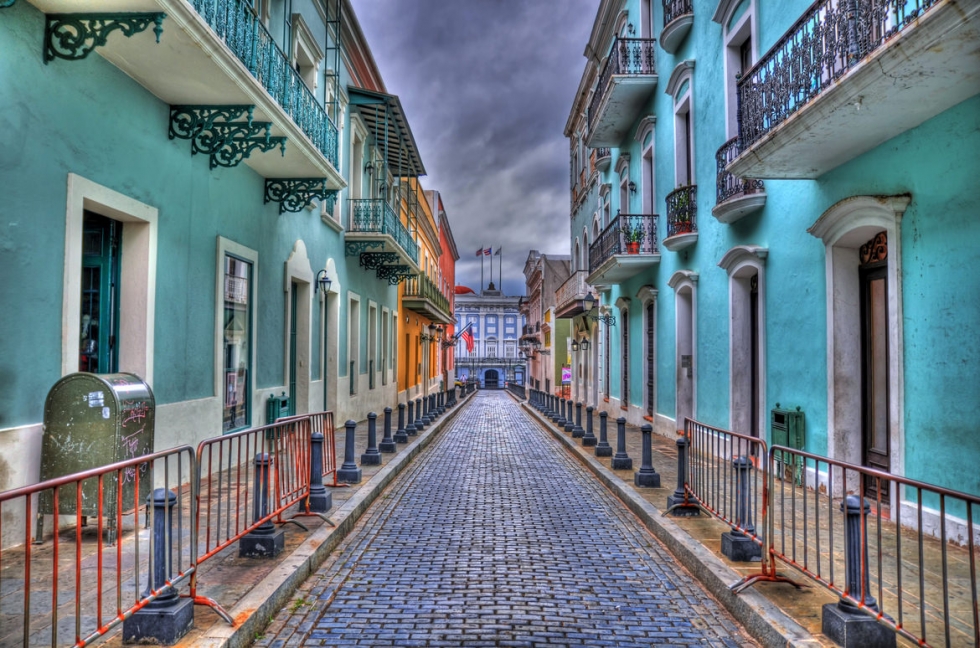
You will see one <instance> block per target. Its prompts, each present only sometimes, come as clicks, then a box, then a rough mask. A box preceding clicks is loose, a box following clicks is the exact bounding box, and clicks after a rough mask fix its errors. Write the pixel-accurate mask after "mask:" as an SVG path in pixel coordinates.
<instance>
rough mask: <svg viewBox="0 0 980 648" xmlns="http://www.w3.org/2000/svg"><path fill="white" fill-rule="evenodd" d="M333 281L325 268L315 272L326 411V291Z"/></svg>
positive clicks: (328, 290)
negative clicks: (320, 326) (321, 335)
mask: <svg viewBox="0 0 980 648" xmlns="http://www.w3.org/2000/svg"><path fill="white" fill-rule="evenodd" d="M332 283H333V281H332V280H331V279H330V277H329V276H327V271H326V269H324V270H320V271H319V272H317V273H316V292H317V294H318V295H319V296H320V301H321V302H323V342H322V343H321V344H320V346H321V347H322V349H321V353H322V355H323V368H322V369H321V371H322V372H323V376H321V378H322V379H323V411H324V412H326V411H327V346H328V345H327V318H328V317H329V315H330V313H329V311H328V308H327V293H328V292H330V284H332Z"/></svg>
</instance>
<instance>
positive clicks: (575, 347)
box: [572, 340, 579, 351]
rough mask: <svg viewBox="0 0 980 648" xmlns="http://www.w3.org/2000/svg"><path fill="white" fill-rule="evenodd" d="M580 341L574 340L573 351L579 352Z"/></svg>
mask: <svg viewBox="0 0 980 648" xmlns="http://www.w3.org/2000/svg"><path fill="white" fill-rule="evenodd" d="M578 348H579V347H578V340H572V351H578Z"/></svg>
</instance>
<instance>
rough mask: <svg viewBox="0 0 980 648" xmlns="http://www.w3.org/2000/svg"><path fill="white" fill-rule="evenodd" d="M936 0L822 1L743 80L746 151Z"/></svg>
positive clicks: (741, 111) (740, 112)
mask: <svg viewBox="0 0 980 648" xmlns="http://www.w3.org/2000/svg"><path fill="white" fill-rule="evenodd" d="M935 3H936V0H818V2H815V3H814V4H812V5H811V6H810V8H809V9H807V10H806V12H805V13H804V14H803V16H802V17H801V18H800V19H799V20H797V21H796V23H795V24H794V25H793V26H792V27H790V29H789V31H787V32H786V34H785V35H784V36H783V37H782V38H781V39H779V41H778V42H777V43H776V44H775V45H774V46H773V47H772V48H771V49H770V50H769V51H768V52H767V53H766V54H765V56H763V57H762V58H761V59H760V60H759V61H758V62H757V63H756V64H755V65H754V66H753V67H752V69H751V70H749V71H748V72H747V73H746V74H745V75H744V76H743V77H742V78H741V79H740V80H739V82H738V102H739V109H738V134H739V137H740V138H741V142H742V151H744V150H746V149H747V148H748V147H750V146H751V145H752V144H753V143H755V142H756V141H757V140H759V138H761V137H762V136H764V135H765V134H766V133H768V132H769V131H771V130H772V129H773V128H775V127H776V126H778V125H779V124H781V123H782V122H783V121H785V120H786V119H787V118H788V117H789V116H790V115H792V114H793V113H795V112H796V111H797V110H799V109H800V108H802V107H803V106H804V105H806V104H807V103H808V102H810V101H811V100H812V99H814V98H815V97H817V96H818V95H820V93H821V92H823V91H824V90H825V89H827V88H830V87H833V85H834V83H835V82H836V81H837V79H839V78H840V77H841V76H843V75H844V74H845V73H846V72H847V71H848V70H849V69H851V68H852V67H854V66H855V65H856V64H857V63H858V62H860V61H861V60H862V59H863V58H865V57H866V56H868V55H869V54H870V53H871V52H873V51H875V50H876V49H878V48H879V47H880V46H881V45H882V44H884V43H885V41H887V40H888V39H889V38H891V37H892V36H894V35H895V34H897V33H898V32H900V31H901V30H902V29H904V28H905V27H906V26H907V25H909V24H910V23H913V22H915V20H916V19H917V18H919V17H920V16H921V15H922V14H923V13H924V12H925V11H926V10H928V9H929V7H931V6H932V5H934V4H935Z"/></svg>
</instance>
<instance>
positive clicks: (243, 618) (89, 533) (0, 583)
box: [0, 395, 472, 648]
mask: <svg viewBox="0 0 980 648" xmlns="http://www.w3.org/2000/svg"><path fill="white" fill-rule="evenodd" d="M471 398H472V395H470V396H465V397H463V399H461V400H460V402H459V404H458V405H457V406H456V407H454V408H452V409H449V410H447V411H446V413H445V414H443V416H441V417H440V418H439V419H438V420H437V421H435V422H434V423H433V424H432V425H431V426H429V427H428V428H426V429H425V430H423V431H422V432H421V433H419V434H418V436H414V437H409V443H407V444H398V445H397V451H396V452H395V453H390V454H388V453H383V454H382V455H381V458H382V463H381V464H380V465H376V466H361V465H360V456H361V454H362V453H363V452H364V451H365V449H366V448H367V421H366V420H365V421H360V422H359V423H358V426H357V433H356V436H355V460H356V461H357V463H358V465H359V467H360V468H361V470H362V479H361V482H360V483H358V484H352V485H350V486H343V487H333V488H332V487H329V486H328V487H327V490H328V492H329V493H330V494H331V496H332V499H333V506H332V508H331V509H330V510H329V511H328V512H327V513H326V515H327V517H328V518H329V520H330V522H331V523H332V524H333V525H335V526H331V525H330V524H327V523H326V522H324V521H323V520H322V519H321V518H319V517H317V516H304V517H299V518H297V521H298V522H300V523H301V524H302V525H303V526H305V527H307V529H308V530H303V529H302V528H300V527H299V526H298V525H296V524H283V525H282V526H281V527H280V528H282V529H283V530H284V531H285V550H284V551H283V552H282V553H280V554H279V555H278V556H276V557H275V558H271V559H269V558H240V557H239V556H238V545H237V543H235V544H232V545H231V546H229V547H228V548H226V549H224V550H223V551H222V552H220V553H219V554H217V555H215V556H213V557H211V558H209V559H208V560H206V561H204V562H203V563H201V564H200V566H199V569H198V595H199V596H205V597H209V598H211V599H214V600H215V601H217V602H218V603H219V604H220V605H221V606H223V607H224V608H225V610H227V612H228V613H229V614H230V615H231V617H232V618H233V619H234V620H235V625H234V626H230V625H229V624H228V623H227V622H225V621H224V620H222V619H221V618H220V617H219V616H218V614H217V613H216V612H214V610H212V609H211V608H209V607H206V606H203V605H198V606H195V608H194V625H193V628H192V629H191V631H190V632H189V633H188V634H187V635H185V636H184V637H183V638H182V639H181V640H180V642H179V643H178V644H177V645H178V646H204V647H213V648H217V647H219V646H221V647H222V648H224V647H238V646H246V645H250V644H251V643H252V642H253V641H254V639H255V637H256V635H257V634H258V633H260V632H261V629H262V628H263V627H264V626H265V625H266V623H267V622H268V621H269V619H270V618H271V617H272V615H274V614H275V613H276V612H277V611H278V610H279V609H280V608H281V607H282V606H283V605H284V604H285V603H286V602H287V601H288V600H289V598H290V597H291V595H292V594H293V592H294V591H295V589H296V588H297V587H298V586H299V585H300V584H301V583H302V582H303V581H304V580H305V579H306V578H307V577H308V576H309V575H310V574H311V573H313V572H314V571H315V570H316V568H317V566H319V564H320V563H321V562H323V560H325V559H326V558H327V556H328V555H329V554H330V552H331V551H332V550H333V549H334V547H336V546H337V545H338V544H339V543H340V542H341V541H342V540H343V539H344V537H346V536H347V534H348V533H349V532H350V531H351V529H353V527H354V525H355V524H356V522H357V521H358V519H359V518H360V517H361V515H362V514H363V513H364V511H365V510H366V509H367V508H368V507H369V506H370V505H371V503H372V502H374V500H375V499H377V497H378V496H379V495H380V494H381V492H382V491H383V490H384V489H385V487H386V486H387V485H388V484H389V483H390V482H391V481H392V479H394V477H395V476H396V475H398V473H400V472H401V471H402V470H403V469H404V468H405V467H406V466H407V465H408V464H409V463H410V462H411V461H412V459H413V458H414V457H415V456H416V455H418V454H419V453H420V452H421V451H422V450H423V449H424V448H426V447H427V446H428V445H429V444H430V443H431V442H432V440H433V439H434V438H435V436H436V435H437V434H439V433H440V432H441V431H442V430H443V429H445V428H446V427H447V426H448V425H449V423H450V422H451V421H452V420H453V419H454V418H455V417H456V415H457V414H458V413H459V411H460V410H461V409H462V408H464V407H466V406H467V404H468V403H469V399H471ZM378 414H379V417H378V426H377V440H378V442H379V443H380V442H381V439H382V437H383V431H384V428H383V422H384V414H383V412H379V413H378ZM343 424H344V422H343V421H336V422H335V425H336V434H335V447H336V457H337V467H338V468H339V467H340V465H341V464H342V463H343V459H344V445H345V434H344V432H345V430H344V425H343ZM397 424H398V412H397V410H395V411H394V412H393V413H392V434H394V431H395V428H397ZM295 512H298V508H297V507H294V509H291V510H290V511H287V513H285V514H284V515H283V518H284V519H288V518H289V517H291V515H293V514H295ZM137 531H138V532H139V533H140V534H141V536H142V535H146V533H147V532H146V531H145V530H144V529H139V530H136V529H133V528H132V527H131V526H130V527H128V528H124V529H123V531H122V536H123V538H124V539H125V538H126V537H127V536H129V537H131V535H132V533H134V532H137ZM66 533H70V534H74V531H73V530H70V529H69V530H67V531H66V530H62V532H61V534H62V537H63V538H64V537H66ZM96 538H97V536H96V535H95V534H94V532H93V526H92V525H91V524H90V526H89V527H86V528H85V529H84V533H83V535H82V544H81V547H80V548H79V554H80V557H81V565H82V569H83V570H86V571H90V570H92V569H95V568H96V567H95V564H96V563H95V561H96V560H97V558H98V556H97V551H96V549H97V540H96ZM142 542H143V541H142V540H141V543H142ZM51 546H52V543H51V542H45V544H43V545H35V546H33V547H32V550H31V554H32V564H37V563H35V562H34V561H40V562H41V564H50V563H51V562H52V559H53V556H51ZM66 548H67V546H63V547H62V551H63V552H64V551H65V550H66ZM112 549H113V547H108V546H107V549H106V551H111V550H112ZM74 551H75V549H72V550H71V553H72V554H74ZM45 554H47V555H45ZM19 555H20V559H19V560H18V558H17V556H18V552H16V551H14V550H7V551H5V552H4V553H3V562H2V565H0V621H2V622H0V648H7V646H11V647H13V646H17V647H20V646H22V645H23V644H22V637H21V635H20V633H19V632H17V633H16V636H14V635H10V636H5V635H6V634H7V633H6V632H5V631H11V630H17V629H18V628H15V627H8V622H10V623H9V625H13V624H14V623H16V624H18V625H19V623H20V619H21V611H22V607H23V603H22V602H23V593H22V592H20V593H19V590H20V589H21V588H22V582H21V581H20V580H18V577H16V576H14V577H11V578H8V575H12V576H13V575H18V574H21V573H22V572H23V569H24V564H23V553H22V552H20V553H19ZM63 562H64V558H63V557H62V559H60V560H59V564H60V563H63ZM141 563H142V564H141V565H140V566H139V568H141V570H143V571H145V569H146V564H145V561H142V560H141ZM64 566H65V568H71V573H72V575H74V568H73V567H72V565H68V564H66V565H64ZM133 568H134V565H132V564H129V565H127V568H126V569H125V570H124V571H123V572H122V573H121V574H119V578H120V579H121V580H122V581H123V582H124V583H128V582H131V581H132V579H133V576H134V571H133ZM61 571H63V570H62V569H59V573H60V572H61ZM49 573H50V570H49ZM106 578H107V580H112V581H114V580H115V578H116V576H115V574H114V573H113V574H107V575H106ZM34 580H35V579H32V609H36V610H37V611H36V613H33V614H32V622H31V632H32V634H31V641H30V645H32V646H33V645H48V646H50V645H51V626H52V623H56V624H57V626H58V644H59V645H71V642H72V638H73V637H74V634H75V620H74V615H73V614H69V615H66V614H64V613H61V614H59V615H58V616H57V618H56V619H52V618H51V617H52V615H51V612H50V602H51V600H52V599H51V593H50V591H48V592H47V594H46V595H45V592H44V591H41V590H37V589H35V585H36V586H37V587H41V588H44V589H46V590H50V583H37V584H35V582H34ZM72 580H73V579H72V578H68V579H66V580H65V581H63V582H69V583H70V582H72ZM59 589H61V588H59ZM180 592H181V594H186V593H187V587H186V586H185V587H182V588H181V590H180ZM63 596H64V595H63ZM35 600H36V601H37V606H38V607H36V608H35V604H34V601H35ZM113 604H114V598H113ZM61 607H62V606H61V605H59V608H61ZM59 611H60V610H59ZM45 617H46V618H45ZM91 621H92V619H90V618H88V617H87V616H86V617H85V618H84V621H83V624H84V623H88V624H89V625H90V623H91ZM121 631H122V626H121V625H120V626H118V627H117V628H115V629H113V630H112V631H111V632H110V633H109V634H108V635H107V636H106V637H104V638H103V639H101V640H100V641H99V645H105V646H122V645H123V644H122V636H121V635H122V632H121ZM83 634H84V633H83ZM66 642H67V643H66Z"/></svg>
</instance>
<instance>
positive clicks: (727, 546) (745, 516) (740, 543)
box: [721, 457, 762, 562]
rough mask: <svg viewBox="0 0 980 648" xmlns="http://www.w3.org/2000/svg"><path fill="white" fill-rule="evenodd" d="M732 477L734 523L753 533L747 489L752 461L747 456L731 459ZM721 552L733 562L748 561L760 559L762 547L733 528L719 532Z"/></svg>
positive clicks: (750, 502) (750, 504) (750, 501)
mask: <svg viewBox="0 0 980 648" xmlns="http://www.w3.org/2000/svg"><path fill="white" fill-rule="evenodd" d="M732 468H733V473H734V474H733V477H734V479H735V484H734V488H733V491H734V492H735V524H736V525H738V526H739V527H741V528H743V529H745V531H746V533H748V534H749V535H755V525H754V524H753V523H752V498H751V492H750V489H749V471H751V470H752V462H751V461H749V460H748V458H747V457H735V458H734V459H732ZM721 553H722V554H724V555H725V556H727V557H728V559H729V560H733V561H735V562H750V561H757V560H761V559H762V547H761V546H760V545H758V544H756V542H755V541H754V540H753V539H752V538H750V537H749V536H747V535H745V534H744V533H742V532H741V531H739V530H737V529H735V528H733V529H732V530H731V531H728V532H725V533H723V534H721Z"/></svg>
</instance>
